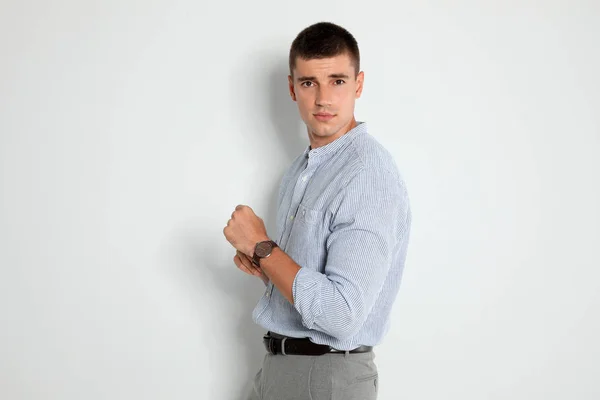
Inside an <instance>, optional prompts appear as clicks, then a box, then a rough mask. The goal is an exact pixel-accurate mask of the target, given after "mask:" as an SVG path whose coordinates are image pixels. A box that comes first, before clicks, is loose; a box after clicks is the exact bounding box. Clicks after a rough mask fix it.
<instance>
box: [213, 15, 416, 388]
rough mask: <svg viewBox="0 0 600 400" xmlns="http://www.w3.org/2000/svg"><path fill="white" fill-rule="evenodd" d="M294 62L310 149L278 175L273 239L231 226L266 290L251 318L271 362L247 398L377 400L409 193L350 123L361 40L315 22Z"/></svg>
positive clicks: (231, 235) (245, 226) (232, 238)
mask: <svg viewBox="0 0 600 400" xmlns="http://www.w3.org/2000/svg"><path fill="white" fill-rule="evenodd" d="M289 57H290V58H289V64H290V65H289V66H290V75H289V76H288V81H289V91H290V96H291V98H292V100H293V101H295V102H297V104H298V110H299V112H300V116H301V118H302V120H303V121H304V123H305V124H306V127H307V132H308V138H309V141H310V146H309V147H307V148H306V150H305V151H304V153H303V154H302V155H300V156H299V157H298V158H296V160H295V161H294V162H293V163H292V165H291V166H290V167H289V169H288V170H287V171H286V173H285V174H284V176H283V178H282V181H281V186H280V191H279V200H278V209H277V230H278V232H277V237H276V238H270V237H269V236H268V235H267V232H266V229H265V225H264V223H263V221H262V219H261V218H259V217H258V216H257V215H256V214H254V211H253V210H252V209H251V208H250V207H248V206H243V205H240V206H237V207H236V209H235V211H234V212H233V214H232V215H231V219H230V220H229V221H228V223H227V226H226V227H225V228H224V230H223V233H224V235H225V237H226V238H227V240H228V241H229V242H230V243H231V244H232V245H233V246H234V247H235V248H236V249H237V254H236V255H235V257H234V262H235V264H236V265H237V266H238V268H240V269H241V270H243V271H245V272H246V273H248V274H252V275H256V276H258V277H261V279H263V281H264V283H265V285H266V290H265V293H264V295H263V296H262V297H261V298H260V300H259V302H258V304H257V305H256V307H255V309H254V311H253V314H252V316H253V319H254V321H255V322H256V323H257V324H259V325H260V326H262V327H264V328H265V329H266V330H267V333H266V335H265V337H264V338H263V343H264V345H265V347H266V349H267V354H266V355H265V358H264V360H263V365H262V368H260V370H259V371H258V373H257V374H256V377H255V379H254V385H253V389H252V393H251V394H250V395H249V399H252V400H257V399H264V400H287V399H307V400H308V399H312V400H319V399H332V398H334V399H344V400H352V399H360V400H369V399H376V397H377V391H378V374H377V372H378V371H377V367H376V365H375V363H374V358H375V354H374V350H373V346H375V345H377V344H378V343H380V342H381V341H382V338H383V337H384V335H385V334H386V333H387V331H388V329H389V324H390V321H389V314H390V310H391V307H392V303H393V301H394V299H395V297H396V294H397V292H398V288H399V285H400V280H401V276H402V271H403V268H404V262H405V258H406V251H407V245H408V238H409V232H410V224H411V211H410V205H409V199H408V194H407V190H406V186H405V184H404V181H403V179H402V177H401V176H400V173H399V172H398V168H397V166H396V164H395V162H394V160H393V158H392V156H391V154H390V153H389V152H388V151H387V150H385V149H384V147H383V146H382V145H381V144H379V143H378V142H377V141H376V140H375V138H374V137H372V136H371V135H370V134H369V133H368V132H367V127H366V123H364V122H358V121H356V119H355V117H354V104H355V100H356V99H358V98H359V97H360V95H361V92H362V89H363V81H364V73H363V72H361V71H360V56H359V51H358V45H357V43H356V40H355V39H354V37H353V36H352V35H351V34H350V33H349V32H348V31H347V30H345V29H344V28H342V27H340V26H338V25H335V24H332V23H326V22H321V23H317V24H314V25H311V26H309V27H307V28H306V29H304V30H303V31H302V32H300V33H299V34H298V36H297V37H296V38H295V40H294V41H293V43H292V46H291V49H290V55H289Z"/></svg>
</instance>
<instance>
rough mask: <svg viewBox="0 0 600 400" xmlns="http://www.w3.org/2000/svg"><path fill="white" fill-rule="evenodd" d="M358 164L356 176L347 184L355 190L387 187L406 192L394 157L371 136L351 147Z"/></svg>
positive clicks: (354, 142) (363, 136)
mask: <svg viewBox="0 0 600 400" xmlns="http://www.w3.org/2000/svg"><path fill="white" fill-rule="evenodd" d="M349 151H350V152H351V153H352V154H351V156H350V157H351V158H353V159H354V160H355V162H356V165H355V168H354V174H352V176H351V177H349V179H348V182H347V184H348V185H349V186H351V187H354V188H355V189H359V188H360V187H361V186H365V185H367V186H370V187H372V188H373V189H376V188H377V187H378V186H386V187H387V189H388V190H392V191H393V190H399V191H402V192H405V191H406V183H405V180H404V178H403V176H402V173H401V171H400V169H399V168H398V164H397V162H396V160H395V158H394V155H393V154H392V153H391V152H390V151H389V150H388V149H387V148H385V146H383V145H382V144H381V142H379V141H378V140H377V139H376V138H375V137H374V136H372V135H370V134H365V135H361V136H360V137H357V138H356V139H355V140H354V141H353V142H352V143H351V145H350V146H349Z"/></svg>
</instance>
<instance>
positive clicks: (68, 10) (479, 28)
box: [0, 0, 600, 400]
mask: <svg viewBox="0 0 600 400" xmlns="http://www.w3.org/2000/svg"><path fill="white" fill-rule="evenodd" d="M321 20H327V21H332V22H336V23H338V24H340V25H342V26H344V27H346V28H348V29H349V30H350V31H351V32H352V33H353V34H354V35H355V37H356V38H357V40H358V42H359V46H360V49H361V54H362V69H363V70H364V71H365V89H364V92H363V96H362V98H361V99H360V100H358V103H357V109H356V117H357V119H359V120H362V121H366V122H367V123H368V125H369V127H370V133H371V134H372V135H373V136H375V137H376V138H377V139H378V140H380V142H381V143H383V144H384V145H385V146H386V147H387V148H388V149H389V150H390V151H391V152H392V153H393V155H394V156H395V158H396V160H397V163H398V165H399V167H400V170H401V173H402V175H403V176H404V178H405V180H406V182H407V185H408V188H409V194H410V198H411V203H412V207H413V214H414V217H413V230H412V236H411V244H410V246H409V256H408V259H407V264H406V269H405V274H404V279H403V284H402V287H401V291H400V294H399V296H398V300H397V303H396V306H395V308H394V312H393V316H392V329H391V331H390V333H389V334H388V336H386V338H385V339H384V342H383V343H382V344H381V345H380V346H379V347H378V349H377V350H376V354H377V356H376V362H377V364H378V367H379V371H380V396H379V399H381V400H385V399H389V400H392V399H394V400H395V399H411V400H417V399H461V400H465V399H473V400H475V399H477V400H479V399H511V400H517V399H519V400H520V399H523V400H525V399H527V400H531V399H540V400H541V399H544V400H554V399H556V400H558V399H577V400H584V399H585V400H587V399H590V400H592V399H598V398H600V383H599V381H598V377H599V376H600V361H599V359H600V344H599V342H600V341H599V340H598V338H599V337H600V322H599V316H600V310H599V308H600V272H599V269H600V255H599V251H598V249H599V247H600V211H599V204H600V161H599V155H600V77H599V75H600V73H599V72H600V3H599V2H598V1H592V0H590V1H570V2H568V1H566V0H564V1H531V0H530V1H490V2H476V1H470V2H466V1H460V2H459V1H452V2H433V1H432V2H429V3H425V2H417V1H414V2H400V3H392V2H383V1H382V2H376V1H375V2H374V1H367V2H364V1H360V2H359V1H353V2H351V1H338V2H334V1H330V2H322V1H319V2H312V1H307V2H296V3H282V2H279V1H274V0H271V1H262V2H241V1H239V2H237V3H233V4H232V3H230V2H210V3H208V2H198V1H195V2H192V1H188V2H184V1H165V0H162V1H135V0H126V1H123V0H121V1H116V0H113V1H105V2H90V1H87V2H83V1H54V2H42V1H17V0H2V1H0V162H1V164H0V194H1V198H0V398H2V399H3V400H4V399H5V400H17V399H19V400H20V399H44V400H46V399H68V400H75V399H77V400H79V399H89V400H92V399H218V400H221V399H234V400H241V399H244V396H245V393H246V392H247V390H248V387H249V386H248V385H249V383H250V380H251V378H252V377H253V376H254V374H255V373H256V372H257V370H258V368H259V365H260V362H261V361H262V357H263V348H262V344H261V340H260V339H261V336H262V334H263V332H264V331H263V329H262V328H260V327H258V326H256V325H254V324H253V322H252V320H251V315H250V313H251V310H252V308H253V307H254V305H255V303H256V302H257V301H258V299H259V297H260V296H261V294H262V292H263V284H262V282H260V281H259V280H258V279H257V278H253V277H250V276H247V275H244V274H243V273H242V272H240V271H239V270H237V268H236V267H235V265H234V264H233V260H232V258H233V255H234V250H233V248H232V247H231V245H230V244H229V243H228V242H227V241H226V240H225V238H224V236H223V233H222V230H223V227H224V226H225V224H226V222H227V220H228V219H229V216H230V215H231V212H232V211H233V209H234V207H235V206H236V205H237V204H247V205H250V206H251V207H252V208H253V209H254V210H255V212H256V213H257V214H258V215H259V216H261V217H262V218H264V219H265V222H266V223H267V227H268V230H269V232H271V233H273V232H274V229H275V225H274V223H275V222H274V216H275V208H274V207H275V206H276V193H277V188H278V184H279V179H280V178H281V176H282V174H283V172H284V170H285V168H287V166H288V165H289V164H290V163H291V161H292V160H293V158H294V157H296V156H297V155H298V154H300V153H301V152H302V151H303V150H304V148H305V147H306V146H307V145H308V138H307V135H306V132H305V130H303V126H302V123H301V120H300V119H299V116H298V112H297V108H296V105H295V103H293V102H292V101H291V99H290V98H289V95H288V93H287V77H286V76H287V55H288V50H289V46H290V44H291V42H292V40H293V39H294V37H295V35H296V34H297V33H298V32H299V31H300V30H302V29H303V28H304V27H306V26H308V25H310V24H312V23H314V22H318V21H321ZM315 400H316V399H315Z"/></svg>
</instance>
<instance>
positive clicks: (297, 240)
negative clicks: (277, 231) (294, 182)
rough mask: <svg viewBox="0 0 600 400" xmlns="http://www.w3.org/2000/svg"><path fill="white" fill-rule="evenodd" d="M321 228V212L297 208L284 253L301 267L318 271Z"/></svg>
mask: <svg viewBox="0 0 600 400" xmlns="http://www.w3.org/2000/svg"><path fill="white" fill-rule="evenodd" d="M322 227H323V212H322V211H318V210H313V209H310V208H308V207H306V206H305V205H304V204H300V205H299V206H298V210H297V212H296V216H295V217H294V220H293V225H292V228H291V230H290V236H289V238H288V241H287V245H286V249H285V251H286V253H287V254H288V255H289V256H290V257H292V259H293V260H294V261H295V262H296V263H297V264H298V265H300V266H301V267H306V268H311V269H315V270H317V269H318V264H319V263H318V260H319V258H320V251H321V247H323V246H321V229H322Z"/></svg>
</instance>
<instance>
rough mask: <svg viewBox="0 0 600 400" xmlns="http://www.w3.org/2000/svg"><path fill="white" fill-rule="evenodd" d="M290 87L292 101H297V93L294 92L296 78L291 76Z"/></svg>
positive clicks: (289, 79)
mask: <svg viewBox="0 0 600 400" xmlns="http://www.w3.org/2000/svg"><path fill="white" fill-rule="evenodd" d="M288 87H289V89H290V97H291V98H292V100H294V101H296V92H294V78H292V76H291V75H288Z"/></svg>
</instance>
